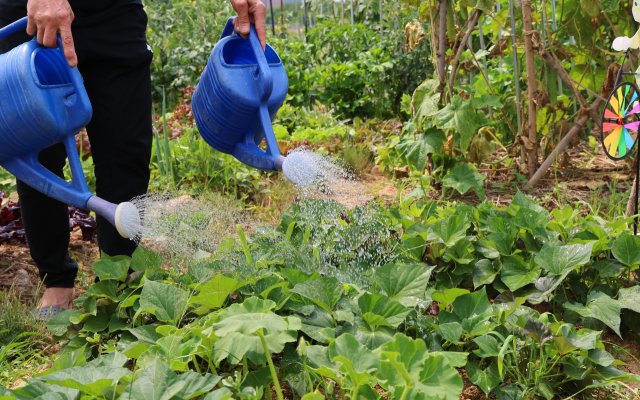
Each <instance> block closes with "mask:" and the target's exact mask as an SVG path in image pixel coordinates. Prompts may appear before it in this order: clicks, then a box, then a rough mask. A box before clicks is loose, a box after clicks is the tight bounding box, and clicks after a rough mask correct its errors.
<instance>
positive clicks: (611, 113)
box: [602, 83, 640, 160]
mask: <svg viewBox="0 0 640 400" xmlns="http://www.w3.org/2000/svg"><path fill="white" fill-rule="evenodd" d="M638 100H639V99H638V92H637V90H636V88H635V86H633V85H632V84H629V83H623V84H621V85H619V86H618V87H617V88H616V90H615V91H614V92H613V93H612V94H611V96H610V97H609V101H608V102H607V105H606V106H605V110H604V116H603V118H602V138H603V140H602V143H603V144H604V149H605V153H607V155H608V156H609V157H611V158H613V159H615V160H620V159H623V158H625V157H626V156H628V155H629V154H630V152H631V150H632V149H633V146H634V145H635V143H636V140H637V137H638V127H639V126H640V121H638V120H637V119H638V118H637V117H638V116H633V115H634V114H637V113H638V112H640V102H639V101H638ZM639 115H640V114H639ZM632 135H633V136H632ZM634 137H635V138H634Z"/></svg>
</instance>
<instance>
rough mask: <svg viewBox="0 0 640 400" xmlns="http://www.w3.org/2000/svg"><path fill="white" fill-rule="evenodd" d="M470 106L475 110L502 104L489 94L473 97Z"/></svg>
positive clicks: (498, 106)
mask: <svg viewBox="0 0 640 400" xmlns="http://www.w3.org/2000/svg"><path fill="white" fill-rule="evenodd" d="M492 12H493V11H492ZM471 104H473V106H474V107H475V108H476V109H478V108H482V107H486V106H491V107H497V108H502V107H503V105H502V103H500V99H499V98H497V97H495V96H491V95H490V94H484V95H482V97H475V98H474V99H473V100H471Z"/></svg>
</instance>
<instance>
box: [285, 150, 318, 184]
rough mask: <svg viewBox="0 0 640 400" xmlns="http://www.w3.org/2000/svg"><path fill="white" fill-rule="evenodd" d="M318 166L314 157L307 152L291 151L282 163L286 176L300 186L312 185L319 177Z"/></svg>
mask: <svg viewBox="0 0 640 400" xmlns="http://www.w3.org/2000/svg"><path fill="white" fill-rule="evenodd" d="M316 168H317V166H316V163H315V162H314V160H313V157H311V155H309V154H307V153H305V152H292V153H290V154H289V155H288V156H287V157H285V159H284V163H283V164H282V172H284V176H286V177H287V179H288V180H290V181H291V182H293V183H294V184H296V185H298V186H308V185H311V184H312V183H313V182H314V181H315V180H316V178H317V177H318V171H317V170H316Z"/></svg>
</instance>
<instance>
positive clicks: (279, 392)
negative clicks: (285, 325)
mask: <svg viewBox="0 0 640 400" xmlns="http://www.w3.org/2000/svg"><path fill="white" fill-rule="evenodd" d="M256 333H257V334H258V336H260V341H261V342H262V348H263V349H264V355H265V356H266V357H267V362H268V363H269V369H270V370H271V379H273V386H275V388H276V395H277V396H278V400H283V398H282V390H281V389H280V383H279V382H278V374H277V373H276V368H275V367H274V366H273V360H271V353H269V347H267V341H266V340H265V339H264V333H263V332H262V328H260V329H258V330H257V331H256ZM267 389H268V388H267Z"/></svg>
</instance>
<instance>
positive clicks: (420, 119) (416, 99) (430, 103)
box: [411, 79, 440, 169]
mask: <svg viewBox="0 0 640 400" xmlns="http://www.w3.org/2000/svg"><path fill="white" fill-rule="evenodd" d="M438 84H439V81H438V80H437V79H427V80H426V81H424V82H422V83H421V84H420V85H419V86H418V87H417V88H416V90H415V91H414V92H413V96H412V97H411V110H412V112H413V117H414V119H415V121H416V123H417V124H418V128H420V127H422V124H423V123H424V121H425V119H426V118H428V117H430V116H432V115H433V114H435V113H436V112H437V111H438V98H439V97H440V94H439V93H435V94H434V93H433V92H434V91H435V89H436V88H437V87H438ZM423 169H424V168H423Z"/></svg>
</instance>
